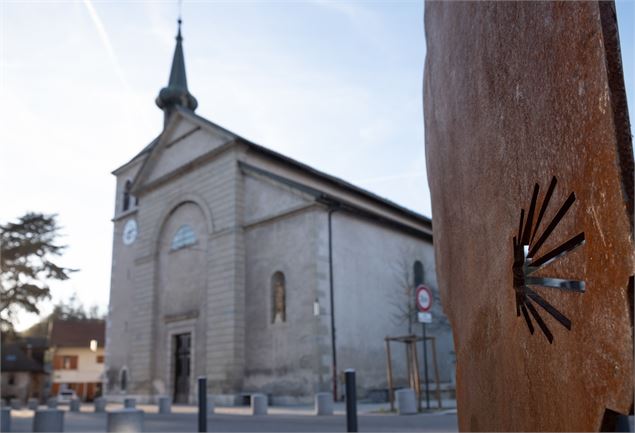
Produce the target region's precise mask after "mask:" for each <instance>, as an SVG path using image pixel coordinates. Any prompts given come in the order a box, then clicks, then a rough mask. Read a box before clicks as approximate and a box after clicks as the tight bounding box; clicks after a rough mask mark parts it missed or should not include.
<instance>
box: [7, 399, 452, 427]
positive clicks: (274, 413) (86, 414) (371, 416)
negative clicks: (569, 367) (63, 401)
mask: <svg viewBox="0 0 635 433" xmlns="http://www.w3.org/2000/svg"><path fill="white" fill-rule="evenodd" d="M118 408H121V405H117V404H111V405H108V409H107V410H113V409H118ZM139 408H140V409H142V410H144V412H145V430H146V431H148V432H195V431H197V413H196V408H195V407H193V406H174V407H173V413H172V414H169V415H163V414H158V413H157V408H156V406H150V405H148V406H145V405H141V406H139ZM62 409H63V410H65V408H62ZM384 410H386V407H385V405H360V406H359V415H358V423H359V431H360V432H414V431H419V432H426V431H437V432H455V431H458V430H457V419H456V411H455V410H445V411H437V412H432V413H424V414H418V415H410V416H398V415H395V414H393V413H386V412H383V411H384ZM248 413H249V409H248V408H245V407H231V408H223V407H220V408H217V410H216V413H214V414H213V415H210V416H209V417H208V419H207V430H208V431H210V432H344V431H346V418H345V416H344V410H343V406H342V405H336V408H335V415H333V416H320V417H317V416H314V415H312V414H311V409H310V407H308V406H304V407H303V406H298V407H270V408H269V414H268V415H266V416H251V415H249V414H248ZM64 416H65V419H64V430H65V431H67V432H103V431H105V429H106V414H104V413H94V412H93V409H92V405H84V406H83V407H82V412H80V413H73V412H66V413H65V415H64ZM11 418H12V419H11V431H15V432H28V431H31V430H32V423H33V412H32V411H30V410H19V411H15V410H14V411H12V416H11Z"/></svg>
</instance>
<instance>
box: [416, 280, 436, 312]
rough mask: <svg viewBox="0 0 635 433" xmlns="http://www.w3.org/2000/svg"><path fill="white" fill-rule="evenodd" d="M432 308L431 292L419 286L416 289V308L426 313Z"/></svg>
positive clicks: (423, 286)
mask: <svg viewBox="0 0 635 433" xmlns="http://www.w3.org/2000/svg"><path fill="white" fill-rule="evenodd" d="M431 307H432V290H430V289H429V288H428V287H427V286H425V285H423V284H421V285H420V286H419V287H417V308H418V309H419V311H422V312H426V311H428V310H430V308H431Z"/></svg>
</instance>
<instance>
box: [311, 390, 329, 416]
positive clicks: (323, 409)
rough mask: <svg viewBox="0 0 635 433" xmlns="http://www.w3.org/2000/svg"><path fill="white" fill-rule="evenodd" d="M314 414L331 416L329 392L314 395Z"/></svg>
mask: <svg viewBox="0 0 635 433" xmlns="http://www.w3.org/2000/svg"><path fill="white" fill-rule="evenodd" d="M315 414H316V415H333V395H332V394H331V393H330V392H318V393H317V394H315Z"/></svg>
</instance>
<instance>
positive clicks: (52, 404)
mask: <svg viewBox="0 0 635 433" xmlns="http://www.w3.org/2000/svg"><path fill="white" fill-rule="evenodd" d="M46 407H48V408H49V409H57V398H56V397H49V399H48V400H46Z"/></svg>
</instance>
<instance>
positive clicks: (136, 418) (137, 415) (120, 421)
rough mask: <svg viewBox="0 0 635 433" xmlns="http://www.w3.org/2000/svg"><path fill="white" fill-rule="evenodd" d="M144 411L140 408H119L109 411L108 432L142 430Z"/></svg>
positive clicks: (129, 432)
mask: <svg viewBox="0 0 635 433" xmlns="http://www.w3.org/2000/svg"><path fill="white" fill-rule="evenodd" d="M143 415H144V413H143V411H142V410H140V409H131V408H128V409H117V410H113V411H109V412H108V420H107V422H106V431H107V432H122V433H123V432H125V433H131V432H142V431H143V418H144V416H143Z"/></svg>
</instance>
